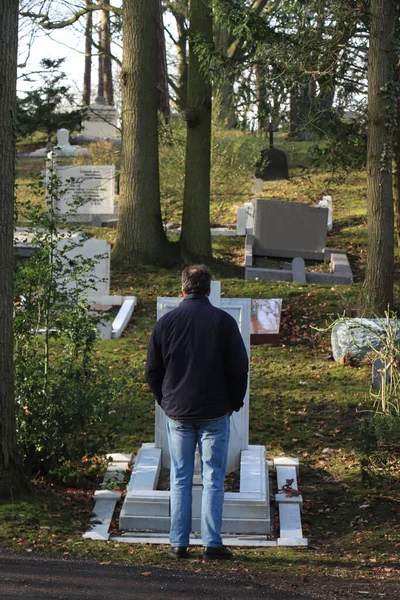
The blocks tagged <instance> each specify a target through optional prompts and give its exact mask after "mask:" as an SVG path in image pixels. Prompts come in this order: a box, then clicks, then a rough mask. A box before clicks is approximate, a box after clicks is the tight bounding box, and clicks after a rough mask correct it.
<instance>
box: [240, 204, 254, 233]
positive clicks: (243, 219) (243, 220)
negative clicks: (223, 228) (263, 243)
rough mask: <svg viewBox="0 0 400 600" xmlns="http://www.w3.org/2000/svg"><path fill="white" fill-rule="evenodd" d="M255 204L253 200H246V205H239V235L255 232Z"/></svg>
mask: <svg viewBox="0 0 400 600" xmlns="http://www.w3.org/2000/svg"><path fill="white" fill-rule="evenodd" d="M253 217H254V206H253V203H252V202H245V204H244V206H238V208H237V210H236V232H237V235H247V234H248V233H249V234H252V233H253V228H254V218H253Z"/></svg>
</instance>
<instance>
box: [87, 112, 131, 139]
mask: <svg viewBox="0 0 400 600" xmlns="http://www.w3.org/2000/svg"><path fill="white" fill-rule="evenodd" d="M117 121H118V111H117V109H116V108H115V106H110V105H108V104H101V103H96V104H91V105H90V106H89V107H88V109H87V111H86V115H85V118H84V119H83V121H82V136H81V137H82V138H83V139H88V140H98V139H115V138H119V137H120V136H121V132H120V130H119V129H118V127H117Z"/></svg>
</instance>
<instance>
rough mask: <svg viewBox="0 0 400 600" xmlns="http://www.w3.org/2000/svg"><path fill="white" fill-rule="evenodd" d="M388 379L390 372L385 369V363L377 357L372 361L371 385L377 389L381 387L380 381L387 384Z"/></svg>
mask: <svg viewBox="0 0 400 600" xmlns="http://www.w3.org/2000/svg"><path fill="white" fill-rule="evenodd" d="M389 380H390V372H389V370H387V369H386V363H385V362H384V361H383V360H381V359H380V358H377V359H376V360H374V362H373V363H372V385H373V387H375V388H378V389H379V390H380V389H381V387H382V382H384V385H387V384H388V383H389Z"/></svg>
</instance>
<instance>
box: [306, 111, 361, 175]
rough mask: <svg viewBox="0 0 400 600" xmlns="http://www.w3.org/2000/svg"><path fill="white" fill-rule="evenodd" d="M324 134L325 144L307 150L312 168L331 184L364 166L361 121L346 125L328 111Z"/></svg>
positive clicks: (317, 144)
mask: <svg viewBox="0 0 400 600" xmlns="http://www.w3.org/2000/svg"><path fill="white" fill-rule="evenodd" d="M321 131H322V129H320V132H321ZM323 132H324V141H323V142H322V143H321V142H319V143H316V144H314V145H312V146H311V148H310V149H309V152H310V155H311V157H312V164H313V166H314V167H315V168H318V169H324V170H325V171H327V172H328V173H329V174H330V177H331V180H333V181H341V180H343V178H344V177H345V176H346V175H347V174H348V173H350V172H351V171H354V170H358V169H362V168H363V167H364V166H365V163H366V158H367V136H366V124H365V122H364V121H363V120H359V119H357V120H354V121H351V122H348V121H345V120H344V119H343V117H342V115H341V114H340V113H335V112H334V111H331V118H330V119H328V120H327V125H325V127H324V130H323Z"/></svg>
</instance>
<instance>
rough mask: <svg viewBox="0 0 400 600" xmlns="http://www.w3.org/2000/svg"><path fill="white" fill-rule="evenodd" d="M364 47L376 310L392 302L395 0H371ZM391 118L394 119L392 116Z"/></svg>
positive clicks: (370, 261)
mask: <svg viewBox="0 0 400 600" xmlns="http://www.w3.org/2000/svg"><path fill="white" fill-rule="evenodd" d="M370 14H371V28H370V41H369V53H368V119H369V124H368V142H367V219H368V251H367V267H366V276H365V282H364V289H363V292H364V298H363V306H364V308H365V309H366V310H368V311H370V312H373V313H374V314H377V315H379V316H381V315H383V313H384V311H385V310H386V309H387V307H388V305H389V306H391V305H392V304H393V269H394V264H393V263H394V256H393V254H394V240H393V238H394V214H393V195H392V154H393V152H392V136H393V131H392V127H391V126H390V120H391V116H393V115H390V114H389V111H390V110H393V105H394V102H393V100H391V99H390V98H388V94H390V90H391V87H392V86H391V85H390V84H391V82H392V80H393V70H392V66H393V27H394V7H393V0H371V13H370ZM392 121H393V120H392Z"/></svg>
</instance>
